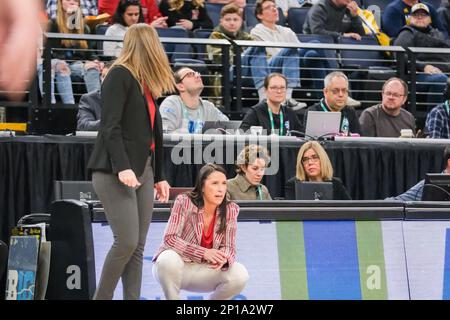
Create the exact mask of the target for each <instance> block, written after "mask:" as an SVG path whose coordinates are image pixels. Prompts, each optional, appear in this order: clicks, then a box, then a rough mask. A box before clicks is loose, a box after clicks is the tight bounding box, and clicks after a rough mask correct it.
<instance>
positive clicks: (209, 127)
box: [202, 120, 242, 134]
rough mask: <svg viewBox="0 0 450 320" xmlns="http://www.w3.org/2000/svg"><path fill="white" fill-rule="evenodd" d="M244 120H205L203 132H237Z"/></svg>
mask: <svg viewBox="0 0 450 320" xmlns="http://www.w3.org/2000/svg"><path fill="white" fill-rule="evenodd" d="M241 123H242V121H235V120H230V121H205V124H204V125H203V128H202V133H206V134H235V133H236V131H237V130H238V129H239V127H240V126H241Z"/></svg>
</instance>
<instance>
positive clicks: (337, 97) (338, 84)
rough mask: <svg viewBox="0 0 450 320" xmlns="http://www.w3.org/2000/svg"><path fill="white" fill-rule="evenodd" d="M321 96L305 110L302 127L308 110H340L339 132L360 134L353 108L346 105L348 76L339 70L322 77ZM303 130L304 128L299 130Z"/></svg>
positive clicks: (304, 125)
mask: <svg viewBox="0 0 450 320" xmlns="http://www.w3.org/2000/svg"><path fill="white" fill-rule="evenodd" d="M324 84H325V88H323V96H324V97H323V98H322V99H321V100H320V101H319V102H318V103H316V104H313V105H312V106H311V107H309V108H308V109H307V110H306V113H305V116H304V120H303V128H306V122H307V120H308V112H309V111H323V112H341V124H340V132H341V133H342V134H344V135H349V134H350V133H358V134H361V128H360V126H359V120H358V116H357V115H356V112H355V109H353V108H352V107H350V106H348V105H346V104H347V98H348V78H347V76H346V75H345V74H343V73H342V72H340V71H335V72H331V73H329V74H328V75H327V76H326V77H325V79H324ZM300 131H302V132H305V130H303V129H302V130H300Z"/></svg>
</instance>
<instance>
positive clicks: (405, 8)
mask: <svg viewBox="0 0 450 320" xmlns="http://www.w3.org/2000/svg"><path fill="white" fill-rule="evenodd" d="M417 3H424V4H427V2H426V1H419V0H394V1H392V2H391V3H390V4H389V5H388V6H387V7H386V8H385V9H384V11H383V16H382V21H383V23H382V24H383V32H385V33H386V34H387V35H388V36H389V37H391V38H395V37H397V35H398V34H399V32H400V29H401V28H403V26H405V25H409V24H410V22H411V9H412V7H413V6H414V5H415V4H417ZM428 9H429V13H430V18H431V25H432V26H433V28H436V29H438V30H439V31H441V32H442V33H443V34H444V36H445V37H446V38H447V37H448V33H447V31H446V30H445V28H444V26H443V25H442V21H441V19H440V18H439V15H438V14H437V12H436V9H435V8H434V7H433V6H428Z"/></svg>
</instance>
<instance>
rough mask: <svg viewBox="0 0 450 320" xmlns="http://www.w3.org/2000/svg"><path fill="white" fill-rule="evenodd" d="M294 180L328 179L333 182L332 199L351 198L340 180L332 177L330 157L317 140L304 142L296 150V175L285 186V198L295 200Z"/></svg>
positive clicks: (322, 180) (324, 180)
mask: <svg viewBox="0 0 450 320" xmlns="http://www.w3.org/2000/svg"><path fill="white" fill-rule="evenodd" d="M295 181H317V182H327V181H330V182H331V183H332V184H333V200H351V198H350V196H349V194H348V191H347V189H346V188H345V187H344V185H343V184H342V181H341V180H340V179H339V178H335V177H333V166H332V165H331V161H330V158H329V157H328V155H327V152H326V151H325V149H324V148H323V147H322V146H321V145H320V143H318V142H317V141H308V142H306V143H305V144H303V145H302V147H301V148H300V150H299V151H298V155H297V169H296V175H295V177H292V178H291V179H289V180H288V181H287V182H286V186H285V195H286V199H287V200H295Z"/></svg>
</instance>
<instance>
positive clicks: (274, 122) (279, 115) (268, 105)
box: [240, 73, 301, 136]
mask: <svg viewBox="0 0 450 320" xmlns="http://www.w3.org/2000/svg"><path fill="white" fill-rule="evenodd" d="M287 85H288V80H287V79H286V77H285V76H284V75H282V74H280V73H271V74H269V75H268V76H267V77H266V78H265V79H264V89H265V90H266V95H267V100H263V101H261V102H259V103H258V104H257V105H255V106H253V107H252V108H251V109H249V110H248V111H247V113H246V114H245V116H244V119H243V120H242V123H241V126H240V129H242V130H243V131H245V132H247V131H248V130H249V129H250V128H251V127H252V126H260V127H262V128H263V130H264V131H265V132H266V134H267V135H270V134H277V135H280V136H286V135H290V133H291V130H295V131H300V130H301V125H300V122H299V120H298V118H297V115H296V113H295V111H294V110H293V109H292V108H290V107H286V105H285V104H283V102H284V101H286V90H287Z"/></svg>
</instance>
